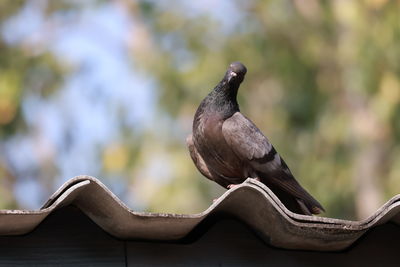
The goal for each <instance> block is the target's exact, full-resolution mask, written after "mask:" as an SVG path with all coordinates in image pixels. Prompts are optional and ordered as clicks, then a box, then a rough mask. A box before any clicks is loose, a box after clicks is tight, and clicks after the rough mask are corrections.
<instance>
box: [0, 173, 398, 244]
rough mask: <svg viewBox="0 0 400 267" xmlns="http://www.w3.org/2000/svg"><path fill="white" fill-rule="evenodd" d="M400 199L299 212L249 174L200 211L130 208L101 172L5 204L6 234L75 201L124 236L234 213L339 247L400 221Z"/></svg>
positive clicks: (274, 232) (292, 236)
mask: <svg viewBox="0 0 400 267" xmlns="http://www.w3.org/2000/svg"><path fill="white" fill-rule="evenodd" d="M399 203H400V195H397V196H395V197H393V198H392V199H391V200H389V201H388V202H387V203H386V204H384V205H383V206H382V207H381V208H380V209H378V210H377V211H376V212H375V213H374V214H373V215H372V216H370V217H369V218H367V219H365V220H362V221H348V220H340V219H333V218H324V217H316V216H306V215H299V214H295V213H293V212H291V211H289V210H288V209H287V208H286V207H284V205H283V204H282V203H281V202H280V200H279V199H278V198H277V197H276V196H275V195H274V194H273V193H272V191H271V190H269V188H268V187H266V186H265V185H264V184H262V183H260V182H257V181H255V180H252V179H248V180H247V181H246V182H245V183H243V184H241V185H239V186H237V187H234V188H233V189H230V190H229V191H227V192H226V193H224V194H223V195H222V196H221V197H220V198H219V199H218V200H217V201H215V202H214V203H213V204H212V205H211V206H210V207H209V208H208V209H207V210H205V211H203V212H201V213H198V214H191V215H183V214H160V213H145V212H135V211H132V210H130V209H129V208H128V207H127V206H126V205H125V204H124V203H123V202H122V201H121V200H119V199H118V198H117V197H116V196H115V195H114V194H113V193H112V192H111V191H110V190H108V189H107V187H105V186H104V185H103V184H102V183H101V182H100V181H99V180H97V179H96V178H93V177H90V176H78V177H75V178H73V179H71V180H69V181H68V182H66V183H65V184H64V185H63V186H61V187H60V188H59V189H58V190H57V191H56V192H55V193H54V194H53V195H52V196H51V197H50V198H49V200H48V201H47V202H46V203H45V205H43V207H42V208H41V209H40V210H36V211H27V210H0V235H21V234H26V233H28V232H30V231H32V230H33V229H34V228H35V227H36V226H38V225H39V224H40V223H41V221H43V220H44V219H45V218H46V217H47V216H48V215H49V214H50V213H52V212H53V211H54V210H56V209H59V208H60V207H64V206H67V205H74V206H77V207H78V208H79V209H81V210H82V212H83V213H85V214H86V215H87V216H88V217H89V218H91V219H92V220H93V221H94V222H95V223H96V224H97V225H99V226H100V227H101V228H102V229H104V230H105V231H106V232H108V233H109V234H111V235H113V236H115V237H117V238H120V239H140V240H179V239H181V238H184V237H185V236H187V235H188V234H189V233H190V232H191V231H192V230H193V229H195V227H196V226H197V225H199V224H200V223H201V222H202V221H203V220H205V219H206V218H207V217H209V216H213V215H215V214H218V213H228V214H231V215H233V216H234V217H236V218H238V219H239V220H241V221H243V222H245V223H246V224H247V225H248V226H250V227H251V228H253V230H254V231H255V232H256V233H257V234H258V235H259V237H260V238H262V239H263V240H264V241H266V242H267V243H269V244H271V245H273V246H276V247H280V248H289V249H305V250H316V251H338V250H342V249H345V248H347V247H348V246H350V245H351V244H352V243H353V242H354V241H356V240H357V239H358V238H359V237H361V236H362V235H363V234H364V233H365V232H366V231H367V230H368V229H370V228H371V227H374V226H377V225H380V224H384V223H386V222H388V221H391V222H394V223H396V224H398V225H399V224H400V207H399Z"/></svg>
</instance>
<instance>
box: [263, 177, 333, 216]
mask: <svg viewBox="0 0 400 267" xmlns="http://www.w3.org/2000/svg"><path fill="white" fill-rule="evenodd" d="M261 181H262V182H263V183H264V184H266V185H267V186H268V187H270V189H271V190H272V191H273V192H274V193H275V194H276V195H277V197H278V198H279V199H280V200H281V201H282V203H283V204H284V205H285V206H286V207H287V208H288V209H289V210H291V211H293V212H297V213H302V214H306V215H312V214H320V213H322V212H324V211H325V210H324V208H323V207H322V205H321V204H320V203H319V202H318V201H317V200H316V199H315V198H314V197H312V196H311V195H310V194H309V193H308V192H307V191H306V190H305V189H304V188H303V187H302V186H301V185H300V184H299V183H298V182H297V181H296V180H295V179H294V177H290V176H287V177H282V176H281V178H270V179H261Z"/></svg>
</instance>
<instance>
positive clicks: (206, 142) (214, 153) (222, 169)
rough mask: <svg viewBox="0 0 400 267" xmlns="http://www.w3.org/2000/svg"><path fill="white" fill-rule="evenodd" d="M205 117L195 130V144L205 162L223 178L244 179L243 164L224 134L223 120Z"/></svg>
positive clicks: (200, 119)
mask: <svg viewBox="0 0 400 267" xmlns="http://www.w3.org/2000/svg"><path fill="white" fill-rule="evenodd" d="M204 115H205V116H204ZM204 115H203V116H202V117H201V118H199V120H198V123H197V126H196V127H194V129H193V137H194V144H195V146H196V148H197V150H198V151H199V153H200V155H201V156H202V157H203V159H204V162H205V163H206V164H207V165H208V166H209V167H211V168H212V169H213V171H215V172H216V173H218V174H219V175H221V176H223V177H229V178H242V176H244V174H243V166H242V165H243V164H242V162H241V160H240V159H239V158H238V157H237V156H236V155H235V153H234V152H233V150H232V149H231V147H230V146H229V145H228V143H227V142H226V141H225V138H224V136H223V134H222V124H223V122H224V120H223V118H222V117H221V116H218V115H215V114H212V115H206V114H204Z"/></svg>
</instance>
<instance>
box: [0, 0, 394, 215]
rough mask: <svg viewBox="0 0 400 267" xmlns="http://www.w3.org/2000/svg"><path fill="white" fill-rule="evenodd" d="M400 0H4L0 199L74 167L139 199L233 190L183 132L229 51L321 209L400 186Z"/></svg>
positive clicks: (196, 203)
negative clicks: (197, 155)
mask: <svg viewBox="0 0 400 267" xmlns="http://www.w3.org/2000/svg"><path fill="white" fill-rule="evenodd" d="M399 12H400V1H388V0H368V1H349V0H337V1H317V0H297V1H288V0H283V1H282V0H269V1H254V0H253V1H228V0H222V1H212V0H208V1H184V0H177V1H155V0H153V1H152V0H148V1H139V0H137V1H134V0H116V1H94V0H93V1H78V0H70V1H66V0H64V1H63V0H59V1H50V0H47V1H46V0H32V1H15V0H9V1H0V208H7V209H13V208H27V209H37V208H39V207H40V206H41V204H43V202H44V201H45V200H46V199H47V198H48V197H49V196H50V194H51V193H53V192H54V190H55V189H56V188H58V187H59V186H60V185H61V184H62V183H63V182H65V181H66V180H68V179H69V178H72V177H74V176H76V175H79V174H88V175H92V176H95V177H97V178H99V179H100V180H101V181H102V182H103V183H105V184H106V185H107V186H108V187H109V188H110V189H111V190H112V191H113V192H114V193H115V194H116V195H117V196H118V197H119V198H121V199H122V200H123V201H124V202H126V203H127V205H128V206H129V207H131V208H132V209H135V210H137V211H141V210H146V211H154V212H161V211H162V212H177V213H196V212H200V211H202V210H204V209H206V208H207V207H208V206H209V205H210V204H211V203H212V199H213V198H216V197H218V196H219V195H220V194H222V193H223V192H224V191H225V190H224V189H223V188H221V187H219V186H218V185H217V184H215V183H212V182H210V181H208V180H206V179H205V178H203V177H202V176H201V175H200V174H199V173H198V172H197V170H196V169H195V167H194V165H193V164H192V162H191V159H190V157H189V154H188V152H187V149H186V146H185V137H186V136H187V135H188V134H189V132H190V131H191V124H192V118H193V115H194V112H195V110H196V108H197V106H198V104H199V103H200V101H201V100H202V98H203V97H204V96H205V95H206V94H207V93H208V92H209V91H210V90H211V89H212V88H213V87H214V86H215V85H216V84H217V83H218V81H219V80H220V79H221V78H222V76H223V74H224V72H225V70H226V68H227V66H228V64H229V63H230V62H231V61H242V62H243V63H245V65H246V66H247V67H248V74H247V76H246V80H245V82H244V83H243V84H242V87H241V89H240V91H239V103H240V105H241V110H242V112H243V113H245V114H246V115H247V116H249V117H250V118H251V119H252V120H253V121H254V122H255V123H256V124H257V125H258V126H259V128H261V130H262V131H263V132H264V133H265V134H266V135H267V136H268V137H269V138H270V140H271V141H272V142H273V143H274V145H275V147H276V148H277V150H278V151H279V152H280V154H281V155H283V157H284V158H285V160H286V162H287V163H288V165H289V166H290V168H291V169H292V172H293V173H294V174H295V176H296V177H297V179H298V180H299V181H300V182H301V184H302V185H304V187H305V188H307V190H308V191H310V192H311V193H312V194H313V195H314V196H315V197H316V198H317V199H318V200H319V201H320V202H321V203H322V204H323V206H324V207H325V208H326V210H327V212H326V213H325V214H324V215H325V216H332V217H339V218H348V219H356V218H359V219H362V218H365V217H367V216H369V215H371V213H372V212H374V211H375V210H376V208H378V207H379V206H380V205H382V204H383V203H384V202H385V201H387V200H388V199H389V198H390V197H392V196H393V195H395V194H398V193H400V119H399V117H400V16H399Z"/></svg>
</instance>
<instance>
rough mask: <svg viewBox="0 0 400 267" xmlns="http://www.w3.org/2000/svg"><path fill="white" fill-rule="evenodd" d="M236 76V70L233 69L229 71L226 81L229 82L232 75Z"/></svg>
mask: <svg viewBox="0 0 400 267" xmlns="http://www.w3.org/2000/svg"><path fill="white" fill-rule="evenodd" d="M236 76H237V73H236V72H234V71H231V72H229V78H228V82H229V81H230V80H231V79H232V78H233V77H236Z"/></svg>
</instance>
